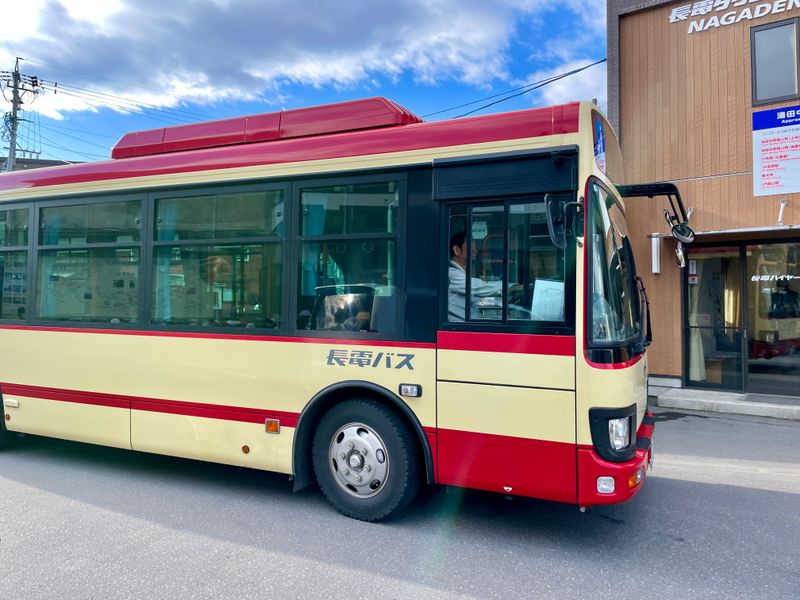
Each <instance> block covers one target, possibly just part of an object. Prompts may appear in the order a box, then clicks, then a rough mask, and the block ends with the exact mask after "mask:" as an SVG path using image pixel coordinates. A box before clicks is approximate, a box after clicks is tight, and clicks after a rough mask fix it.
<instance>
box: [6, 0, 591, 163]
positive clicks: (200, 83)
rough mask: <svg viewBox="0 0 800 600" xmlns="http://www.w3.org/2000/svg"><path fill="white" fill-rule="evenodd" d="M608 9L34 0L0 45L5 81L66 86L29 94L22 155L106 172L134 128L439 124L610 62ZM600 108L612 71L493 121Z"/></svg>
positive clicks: (528, 100) (577, 80) (514, 105)
mask: <svg viewBox="0 0 800 600" xmlns="http://www.w3.org/2000/svg"><path fill="white" fill-rule="evenodd" d="M605 5H606V3H605V1H604V0H583V1H581V0H562V1H553V0H550V1H544V0H482V1H481V0H394V1H391V2H390V1H382V0H349V1H347V0H339V1H338V2H333V1H329V0H316V1H304V0H184V1H182V2H176V1H169V0H167V1H165V0H103V1H102V2H99V1H97V0H26V2H24V3H15V5H14V6H11V7H6V9H4V13H5V15H4V16H5V18H4V22H6V23H12V22H13V23H16V24H17V26H15V27H14V28H13V30H12V31H9V29H10V28H8V27H6V28H4V31H3V33H2V34H0V71H10V70H11V69H12V68H13V66H14V58H15V57H16V56H21V57H23V58H24V59H25V61H23V62H22V63H21V71H22V72H23V73H24V74H26V75H35V76H37V77H39V78H41V79H43V80H45V81H48V82H58V89H59V91H58V92H57V93H54V92H53V88H54V86H53V85H52V83H51V84H50V85H47V86H46V88H47V89H46V90H45V93H43V94H40V95H38V96H37V97H36V98H35V99H34V98H32V97H31V96H28V97H27V98H26V104H25V108H26V110H25V112H24V113H23V114H22V117H23V118H24V119H25V121H24V122H23V123H22V126H21V130H20V133H21V136H20V137H21V140H20V145H21V146H28V147H29V148H30V149H35V150H40V151H41V152H42V154H41V157H42V158H60V159H67V160H83V161H85V160H101V159H103V158H107V157H108V156H109V153H110V149H111V147H112V146H113V145H114V143H115V142H116V140H117V139H119V137H120V136H121V135H122V134H124V133H126V132H128V131H135V130H140V129H150V128H154V127H163V126H165V125H177V124H181V123H185V122H195V121H202V120H208V119H213V118H225V117H231V116H237V115H246V114H256V113H263V112H272V111H276V110H280V109H282V108H297V107H302V106H312V105H316V104H324V103H328V102H338V101H342V100H351V99H355V98H363V97H368V96H386V97H388V98H390V99H392V100H394V101H396V102H398V103H399V104H401V105H403V106H405V107H406V108H408V109H409V110H411V111H412V112H414V113H416V114H418V115H421V116H424V115H428V114H430V113H434V112H436V111H440V110H442V109H447V108H450V107H453V106H456V105H459V104H463V103H466V102H470V101H473V100H477V99H480V98H484V97H488V96H491V95H493V94H498V93H501V92H505V91H507V90H509V89H512V88H516V87H519V86H522V85H525V84H528V83H531V82H534V81H539V80H541V79H544V78H547V77H550V76H552V75H555V74H558V73H562V72H565V71H569V70H572V69H575V68H577V67H580V66H583V65H586V64H589V63H591V62H593V61H595V60H597V59H601V58H603V57H605V55H606V38H605ZM4 92H5V96H6V97H8V98H10V93H9V91H8V90H4ZM591 98H597V99H598V101H599V102H600V104H601V106H602V107H604V108H605V98H606V68H605V65H604V64H601V65H598V66H595V67H592V68H591V69H587V70H586V71H583V72H581V73H579V74H577V75H574V76H572V77H568V78H565V79H563V80H561V81H558V82H556V83H553V84H550V85H547V86H545V87H543V88H541V89H540V90H537V91H534V92H531V93H529V94H525V95H523V96H521V97H518V98H514V99H511V100H508V101H505V102H502V103H499V104H497V105H495V106H492V107H490V108H488V109H485V110H483V111H481V113H479V114H486V113H489V112H502V111H507V110H515V109H521V108H529V107H531V106H542V105H547V104H554V103H559V102H566V101H569V100H576V99H591ZM482 104H485V102H482V103H479V104H476V105H474V106H470V107H467V108H463V109H459V110H454V111H450V112H446V113H442V114H437V115H433V116H430V117H428V119H429V120H436V119H445V118H451V117H454V116H457V115H459V114H462V113H464V112H466V111H467V110H470V109H473V108H477V107H479V106H481V105H482ZM10 109H11V105H10V104H9V103H5V106H4V108H3V109H2V111H3V112H5V111H9V110H10ZM0 146H2V147H6V146H7V142H4V143H2V144H0ZM5 153H6V151H5V150H2V151H1V152H0V154H5Z"/></svg>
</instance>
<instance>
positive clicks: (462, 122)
mask: <svg viewBox="0 0 800 600" xmlns="http://www.w3.org/2000/svg"><path fill="white" fill-rule="evenodd" d="M579 114H580V104H579V103H577V102H573V103H571V104H565V105H563V106H555V107H548V108H534V109H528V110H522V111H516V112H509V113H501V114H495V115H484V116H480V117H472V118H468V119H453V120H450V121H435V122H431V123H417V124H413V125H404V126H402V127H389V128H384V129H373V130H367V131H352V132H346V133H335V134H329V135H320V136H315V137H309V138H296V139H287V140H277V141H270V142H258V143H252V144H241V145H237V146H225V147H222V148H208V149H204V150H191V151H185V152H174V153H170V154H160V155H155V156H142V157H132V158H124V159H119V160H107V161H100V162H93V163H84V164H79V165H69V166H65V167H52V168H49V169H31V170H28V171H16V172H14V173H9V174H8V175H5V174H4V175H3V176H2V177H0V190H14V189H25V188H39V187H45V186H50V185H65V184H71V183H86V182H97V181H107V180H112V179H124V178H132V177H146V176H154V175H167V174H175V173H190V172H195V171H211V170H217V169H231V168H238V167H251V166H260V165H269V164H282V163H294V162H304V161H310V160H322V159H332V158H345V157H356V156H375V155H378V154H386V153H391V152H405V151H411V150H424V149H428V148H444V147H448V146H460V145H465V144H477V143H485V142H495V141H503V140H514V139H524V138H535V137H542V136H549V135H558V134H563V133H575V132H577V131H578V125H579ZM412 160H413V159H412ZM401 162H402V159H398V163H401Z"/></svg>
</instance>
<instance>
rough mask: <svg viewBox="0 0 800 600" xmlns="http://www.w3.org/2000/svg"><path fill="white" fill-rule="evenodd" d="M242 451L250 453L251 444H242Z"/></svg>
mask: <svg viewBox="0 0 800 600" xmlns="http://www.w3.org/2000/svg"><path fill="white" fill-rule="evenodd" d="M242 452H244V453H245V454H250V446H242Z"/></svg>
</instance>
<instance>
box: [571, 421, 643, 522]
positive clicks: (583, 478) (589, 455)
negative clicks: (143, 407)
mask: <svg viewBox="0 0 800 600" xmlns="http://www.w3.org/2000/svg"><path fill="white" fill-rule="evenodd" d="M653 424H654V420H653V414H652V413H650V412H648V413H646V414H645V417H644V419H643V420H642V424H641V425H640V426H639V430H638V431H637V432H636V455H635V456H634V457H633V458H632V459H631V460H628V461H625V462H620V463H616V462H610V461H607V460H605V459H603V458H600V456H598V454H597V453H596V452H595V451H594V448H591V447H579V448H578V505H579V506H581V507H586V506H595V505H598V504H617V503H619V502H625V500H629V499H630V498H632V497H633V496H634V495H636V493H637V492H638V491H639V490H640V489H642V485H643V484H644V480H645V479H646V477H647V471H648V469H650V468H651V467H652V464H653V429H654V427H653ZM612 480H613V484H612V483H611V481H612ZM612 487H613V491H610V490H611V488H612Z"/></svg>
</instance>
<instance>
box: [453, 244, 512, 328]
mask: <svg viewBox="0 0 800 600" xmlns="http://www.w3.org/2000/svg"><path fill="white" fill-rule="evenodd" d="M473 250H474V248H473ZM449 279H450V282H449V285H448V287H447V320H448V321H463V320H464V316H465V306H466V295H467V233H466V231H459V232H457V233H455V234H454V235H453V236H452V237H451V238H450V269H449ZM502 293H503V282H502V281H484V280H483V279H479V278H477V277H471V278H470V294H471V295H472V297H473V298H475V297H479V298H485V297H487V296H497V297H500V296H501V295H502Z"/></svg>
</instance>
